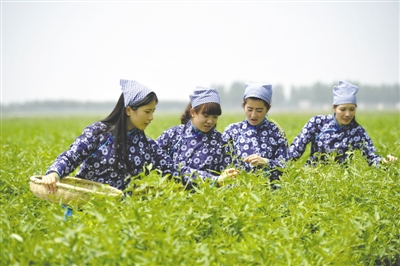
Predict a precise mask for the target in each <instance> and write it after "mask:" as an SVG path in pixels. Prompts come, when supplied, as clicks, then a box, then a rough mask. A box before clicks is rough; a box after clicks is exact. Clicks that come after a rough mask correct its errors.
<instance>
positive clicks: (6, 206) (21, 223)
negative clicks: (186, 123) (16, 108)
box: [0, 112, 400, 265]
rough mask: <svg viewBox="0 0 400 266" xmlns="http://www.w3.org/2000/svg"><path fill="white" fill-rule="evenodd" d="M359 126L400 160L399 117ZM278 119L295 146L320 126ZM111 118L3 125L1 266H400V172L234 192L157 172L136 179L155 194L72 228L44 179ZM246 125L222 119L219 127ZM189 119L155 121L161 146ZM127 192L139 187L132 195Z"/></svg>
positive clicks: (360, 162)
mask: <svg viewBox="0 0 400 266" xmlns="http://www.w3.org/2000/svg"><path fill="white" fill-rule="evenodd" d="M359 113H360V114H359V115H357V121H358V122H359V123H360V124H361V125H362V126H363V127H364V128H365V129H366V131H367V132H368V134H369V136H370V137H371V138H372V140H373V143H374V145H375V146H376V148H377V150H378V153H379V154H381V155H386V154H388V153H390V154H392V155H395V156H396V157H400V116H399V113H398V112H397V113H379V112H377V113H376V112H375V113H372V112H371V113H362V112H359ZM316 114H318V113H308V114H301V113H298V114H284V113H279V114H271V115H270V116H269V117H268V118H272V119H273V120H275V121H276V122H278V124H279V125H280V126H281V127H282V128H283V129H284V130H285V132H286V135H287V137H288V141H289V143H290V142H291V141H292V140H293V138H294V137H295V136H296V135H297V134H298V133H299V132H300V130H301V128H302V127H303V125H304V124H305V123H306V122H307V120H308V119H309V118H310V117H311V116H312V115H316ZM101 118H103V117H101V116H99V117H67V116H63V117H51V116H48V117H41V118H39V117H24V118H11V117H3V119H2V124H1V179H0V189H1V235H0V251H1V259H0V265H399V264H400V175H399V174H400V168H399V162H397V163H396V164H394V165H391V166H390V167H388V168H385V167H381V168H375V167H369V166H368V165H367V163H366V162H365V160H364V158H363V157H362V156H361V154H360V153H356V154H355V157H354V160H353V162H352V164H351V165H350V166H349V167H341V166H338V165H335V164H331V165H329V164H328V165H324V166H317V167H315V168H312V169H310V168H305V167H303V163H304V162H305V160H306V156H307V154H305V155H303V157H302V158H301V159H300V160H299V161H297V162H296V163H291V164H290V165H289V166H288V169H287V171H286V172H285V173H284V175H283V176H282V181H281V187H282V189H278V190H271V189H270V186H268V185H265V182H264V180H263V179H262V178H261V177H260V176H258V175H257V174H253V175H251V174H248V173H246V172H241V173H240V175H239V176H238V178H237V180H236V181H235V184H234V185H233V186H231V187H230V188H214V187H211V186H210V184H209V183H207V182H205V183H202V184H200V186H199V190H198V191H197V192H196V193H189V192H187V191H184V190H180V189H177V185H176V184H175V185H174V184H173V183H168V182H167V181H166V180H164V179H161V178H160V177H159V176H157V174H156V173H154V172H152V173H151V174H150V175H149V176H146V177H143V178H142V180H140V181H135V182H136V184H137V185H141V186H142V187H146V186H148V187H150V186H153V188H152V189H150V190H149V193H148V194H145V195H136V194H134V195H133V196H131V197H127V198H125V199H124V200H123V201H115V200H111V199H109V198H104V197H103V198H101V197H93V198H92V200H90V201H89V202H88V203H87V204H86V205H84V206H83V207H82V209H81V210H78V209H77V207H76V206H73V209H74V215H73V217H72V219H70V220H67V221H63V214H64V210H63V209H62V208H61V206H60V204H57V203H51V202H48V201H45V200H42V199H39V198H37V197H36V196H34V195H33V194H32V193H31V191H30V189H29V177H30V176H32V175H40V174H43V173H44V172H45V171H46V169H47V167H48V166H49V165H50V164H51V163H52V162H53V160H54V159H55V158H56V156H57V155H58V154H60V153H61V152H62V151H64V150H65V149H67V148H68V147H69V145H70V144H71V143H72V141H73V140H74V139H75V137H77V136H78V135H79V134H80V133H81V132H82V130H83V128H84V127H85V126H86V125H88V124H90V123H92V122H94V121H96V120H98V119H101ZM243 118H244V116H243V114H241V113H240V114H237V115H234V114H223V115H222V116H221V117H220V119H219V122H218V125H217V128H218V130H220V131H222V130H223V129H224V128H225V126H227V125H228V124H229V123H232V122H237V121H239V120H242V119H243ZM178 123H179V114H177V115H166V114H158V113H157V112H156V114H155V119H154V121H153V123H152V124H151V125H150V126H149V127H148V129H146V133H147V135H148V136H150V137H152V138H156V137H157V136H158V135H159V134H160V133H161V132H162V131H163V130H164V129H166V128H167V127H170V126H173V125H176V124H178ZM128 189H129V188H128Z"/></svg>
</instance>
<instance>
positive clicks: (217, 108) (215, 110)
mask: <svg viewBox="0 0 400 266" xmlns="http://www.w3.org/2000/svg"><path fill="white" fill-rule="evenodd" d="M190 109H192V104H191V103H189V104H188V105H187V106H186V109H185V111H184V112H183V114H182V115H181V123H182V124H186V123H187V122H189V120H190V118H191V116H190ZM193 109H194V112H195V113H196V114H199V113H201V114H206V115H218V116H219V115H221V114H222V109H221V105H220V104H218V103H203V104H200V105H198V106H196V107H194V108H193Z"/></svg>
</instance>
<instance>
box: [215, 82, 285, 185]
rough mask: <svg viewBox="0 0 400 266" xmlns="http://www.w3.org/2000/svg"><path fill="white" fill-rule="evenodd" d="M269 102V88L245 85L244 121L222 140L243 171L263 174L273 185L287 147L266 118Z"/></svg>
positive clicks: (229, 131) (282, 134) (266, 85)
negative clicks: (258, 171)
mask: <svg viewBox="0 0 400 266" xmlns="http://www.w3.org/2000/svg"><path fill="white" fill-rule="evenodd" d="M271 98H272V86H271V85H270V84H256V83H247V84H246V89H245V93H244V95H243V103H242V106H243V108H244V112H245V115H246V119H245V120H243V121H241V122H238V123H234V124H230V125H229V126H227V127H226V129H225V131H224V133H223V139H224V141H227V142H228V143H230V145H231V147H232V153H233V154H234V155H235V156H237V157H238V158H239V159H241V165H240V166H241V167H242V168H244V169H245V170H246V171H253V170H255V169H262V170H265V171H266V172H267V174H268V175H270V180H271V181H272V180H277V179H279V177H280V175H281V174H282V171H281V170H282V168H284V167H285V162H286V160H287V147H288V143H287V140H286V136H285V133H284V131H283V130H282V129H281V128H280V127H279V126H278V125H277V124H276V123H274V122H272V121H269V120H268V119H267V118H266V115H267V113H268V111H269V110H270V109H271Z"/></svg>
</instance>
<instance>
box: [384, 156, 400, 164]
mask: <svg viewBox="0 0 400 266" xmlns="http://www.w3.org/2000/svg"><path fill="white" fill-rule="evenodd" d="M386 158H387V160H386V159H385V158H382V163H384V164H387V163H389V162H393V163H394V162H396V161H397V157H394V156H392V155H390V154H388V155H387V156H386Z"/></svg>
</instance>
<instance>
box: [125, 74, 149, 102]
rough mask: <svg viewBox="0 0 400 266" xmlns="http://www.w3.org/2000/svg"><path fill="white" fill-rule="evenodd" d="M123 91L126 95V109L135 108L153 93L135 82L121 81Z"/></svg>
mask: <svg viewBox="0 0 400 266" xmlns="http://www.w3.org/2000/svg"><path fill="white" fill-rule="evenodd" d="M120 85H121V90H122V93H123V94H124V104H125V107H128V106H133V105H135V104H136V103H138V102H140V101H141V100H143V99H144V98H145V97H146V96H147V95H148V94H149V93H150V92H153V91H152V90H150V89H149V88H147V87H146V86H144V85H142V84H140V83H139V82H137V81H135V80H127V79H121V80H120Z"/></svg>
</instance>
